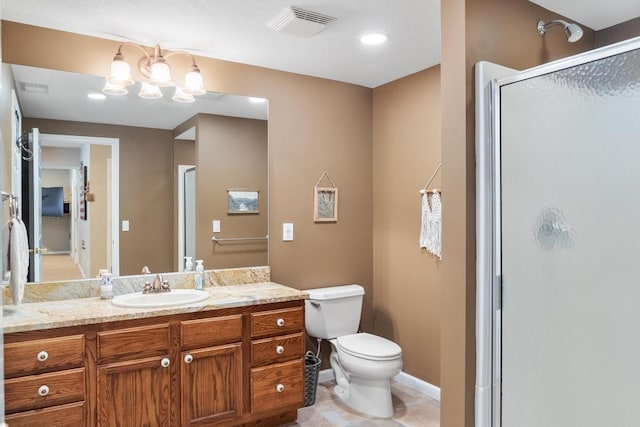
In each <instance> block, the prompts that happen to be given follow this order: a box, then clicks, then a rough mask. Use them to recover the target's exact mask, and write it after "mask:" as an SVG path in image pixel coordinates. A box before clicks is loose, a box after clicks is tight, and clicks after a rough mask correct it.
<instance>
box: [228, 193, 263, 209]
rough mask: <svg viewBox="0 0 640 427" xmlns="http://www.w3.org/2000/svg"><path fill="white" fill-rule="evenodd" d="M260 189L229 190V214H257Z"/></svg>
mask: <svg viewBox="0 0 640 427" xmlns="http://www.w3.org/2000/svg"><path fill="white" fill-rule="evenodd" d="M258 194H259V192H258V191H250V190H227V199H228V201H229V206H228V208H227V213H229V214H257V213H260V210H259V209H258Z"/></svg>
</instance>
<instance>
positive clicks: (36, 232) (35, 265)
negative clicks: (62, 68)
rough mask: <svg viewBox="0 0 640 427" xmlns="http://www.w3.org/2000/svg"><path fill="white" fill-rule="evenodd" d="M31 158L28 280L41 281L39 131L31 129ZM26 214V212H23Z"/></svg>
mask: <svg viewBox="0 0 640 427" xmlns="http://www.w3.org/2000/svg"><path fill="white" fill-rule="evenodd" d="M30 140H31V141H30V142H31V150H32V151H33V158H32V160H31V161H30V162H29V230H28V233H29V248H30V249H29V281H30V282H40V281H42V251H43V245H42V182H41V177H40V175H41V167H42V165H41V149H40V131H39V130H38V129H36V128H34V129H32V130H31V135H30ZM25 214H26V213H25Z"/></svg>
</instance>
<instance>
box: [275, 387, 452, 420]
mask: <svg viewBox="0 0 640 427" xmlns="http://www.w3.org/2000/svg"><path fill="white" fill-rule="evenodd" d="M334 385H335V382H333V381H329V382H325V383H321V384H318V391H317V393H316V403H315V405H313V406H310V407H308V408H303V409H300V410H298V421H297V422H295V423H289V424H285V427H295V426H305V427H311V426H313V427H387V426H388V427H402V426H404V427H439V426H440V402H438V401H437V400H434V399H432V398H430V397H428V396H425V395H424V394H422V393H420V392H418V391H416V390H414V389H412V388H410V387H407V386H405V385H403V384H400V383H398V382H395V381H392V382H391V393H392V397H393V407H394V408H395V413H394V415H393V418H390V419H380V418H369V417H366V416H363V415H361V414H359V413H358V412H356V411H354V410H353V409H351V408H349V407H348V406H346V405H345V404H344V403H342V402H340V401H339V400H338V398H337V397H335V396H334V395H333V393H332V389H333V386H334Z"/></svg>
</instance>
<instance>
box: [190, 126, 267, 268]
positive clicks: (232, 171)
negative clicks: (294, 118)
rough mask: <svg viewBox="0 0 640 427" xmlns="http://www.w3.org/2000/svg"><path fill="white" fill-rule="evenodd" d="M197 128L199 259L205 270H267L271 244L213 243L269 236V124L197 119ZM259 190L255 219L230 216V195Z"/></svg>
mask: <svg viewBox="0 0 640 427" xmlns="http://www.w3.org/2000/svg"><path fill="white" fill-rule="evenodd" d="M197 123H198V124H197V127H196V144H195V146H196V147H195V149H196V222H197V225H196V258H198V259H202V260H204V265H205V268H234V267H244V266H247V265H267V264H268V262H269V261H268V256H267V242H266V241H256V242H253V241H244V242H226V243H220V244H215V245H214V244H213V243H212V242H211V237H212V236H213V232H212V221H213V220H219V221H220V230H221V232H220V233H216V236H217V237H219V238H232V239H233V238H241V237H264V236H266V235H267V234H268V231H267V220H268V196H269V191H268V173H267V148H268V145H267V122H266V121H265V120H253V119H244V118H239V117H225V116H215V115H210V114H199V115H198V120H197ZM242 188H244V189H248V190H252V191H258V192H259V194H258V209H259V213H257V214H228V213H227V207H228V202H227V190H228V189H242Z"/></svg>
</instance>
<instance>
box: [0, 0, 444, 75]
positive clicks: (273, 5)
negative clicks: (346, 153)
mask: <svg viewBox="0 0 640 427" xmlns="http://www.w3.org/2000/svg"><path fill="white" fill-rule="evenodd" d="M1 5H2V19H5V20H8V21H14V22H22V23H28V24H31V25H37V26H41V27H47V28H54V29H59V30H64V31H70V32H75V33H80V34H87V35H92V36H98V37H102V38H108V39H116V40H125V39H129V40H133V41H135V42H138V43H142V44H145V45H154V44H156V43H160V44H161V46H162V47H164V48H173V49H183V50H189V51H191V52H192V53H195V54H199V55H203V56H210V57H214V58H220V59H225V60H229V61H234V62H240V63H245V64H251V65H258V66H262V67H267V68H274V69H278V70H285V71H290V72H294V73H300V74H306V75H311V76H317V77H323V78H328V79H333V80H339V81H344V82H349V83H355V84H359V85H363V86H367V87H376V86H378V85H380V84H383V83H386V82H389V81H392V80H396V79H398V78H400V77H404V76H406V75H408V74H412V73H415V72H417V71H420V70H422V69H424V68H427V67H430V66H432V65H435V64H438V63H439V62H440V1H439V0H403V1H391V0H349V1H335V0H294V1H292V0H242V1H239V0H235V1H231V0H172V1H167V0H164V1H160V0H136V1H132V0H109V1H104V0H85V1H82V0H55V1H48V0H2V2H1ZM290 5H295V6H298V7H302V8H305V9H309V10H312V11H314V12H319V13H323V14H325V15H330V16H333V17H336V18H337V20H336V21H335V22H333V23H331V24H329V25H328V26H327V28H326V29H325V30H324V31H322V32H321V33H319V34H317V35H315V36H312V37H309V38H305V37H298V36H293V35H289V34H285V33H278V32H275V31H273V30H271V29H269V28H267V23H268V22H269V21H270V20H271V19H272V18H274V17H275V16H276V15H278V14H279V13H280V12H281V11H282V10H283V9H284V8H285V7H287V6H290ZM371 31H376V32H384V33H386V34H388V35H389V41H388V43H387V44H385V45H383V46H364V45H362V44H361V43H360V41H359V36H360V35H362V34H363V33H366V32H371Z"/></svg>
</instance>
